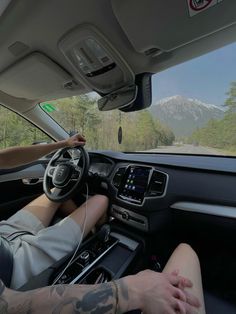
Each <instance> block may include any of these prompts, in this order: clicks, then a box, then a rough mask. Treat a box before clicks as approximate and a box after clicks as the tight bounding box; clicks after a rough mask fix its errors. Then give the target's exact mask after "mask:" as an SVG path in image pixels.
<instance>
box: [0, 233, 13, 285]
mask: <svg viewBox="0 0 236 314" xmlns="http://www.w3.org/2000/svg"><path fill="white" fill-rule="evenodd" d="M12 271H13V252H12V248H11V245H10V243H9V241H8V240H6V239H5V238H3V237H1V236H0V279H1V280H2V281H3V283H4V285H5V286H6V287H8V288H9V287H10V284H11V277H12Z"/></svg>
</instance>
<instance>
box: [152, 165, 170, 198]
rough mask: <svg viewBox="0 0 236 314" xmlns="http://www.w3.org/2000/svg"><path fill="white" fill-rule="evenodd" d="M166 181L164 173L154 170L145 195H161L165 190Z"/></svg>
mask: <svg viewBox="0 0 236 314" xmlns="http://www.w3.org/2000/svg"><path fill="white" fill-rule="evenodd" d="M166 181H167V175H166V174H165V173H162V172H159V171H156V170H154V171H153V174H152V178H151V181H150V185H149V190H148V195H147V196H149V197H150V196H153V197H155V196H162V195H163V194H164V192H165V187H166Z"/></svg>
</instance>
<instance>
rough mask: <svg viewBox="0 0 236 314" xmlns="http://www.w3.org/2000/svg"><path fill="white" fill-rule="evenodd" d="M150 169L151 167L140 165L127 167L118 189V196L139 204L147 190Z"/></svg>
mask: <svg viewBox="0 0 236 314" xmlns="http://www.w3.org/2000/svg"><path fill="white" fill-rule="evenodd" d="M150 170H151V168H148V167H141V166H130V167H128V168H127V170H126V173H125V177H124V181H123V182H122V184H121V186H120V189H119V196H120V197H121V198H123V199H127V200H130V201H132V202H133V203H137V204H141V203H142V201H143V198H144V195H145V192H146V190H147V186H148V182H149V176H150Z"/></svg>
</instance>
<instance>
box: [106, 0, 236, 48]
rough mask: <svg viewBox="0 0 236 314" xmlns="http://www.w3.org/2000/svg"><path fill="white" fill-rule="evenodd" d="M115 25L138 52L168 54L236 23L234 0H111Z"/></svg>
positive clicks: (235, 2) (235, 3)
mask: <svg viewBox="0 0 236 314" xmlns="http://www.w3.org/2000/svg"><path fill="white" fill-rule="evenodd" d="M112 7H113V11H114V14H115V15H116V17H117V20H118V22H119V23H120V25H121V27H122V28H123V30H124V32H125V33H126V35H127V37H128V38H129V40H130V42H131V43H132V45H133V46H134V48H135V50H136V51H138V52H141V53H146V54H149V52H152V51H155V50H156V53H158V51H159V52H160V53H161V52H162V51H171V50H174V49H176V48H178V47H180V46H183V45H185V44H187V43H189V42H192V41H195V40H197V39H199V38H202V37H205V36H207V35H210V34H212V33H214V32H216V31H218V30H221V29H224V28H226V27H229V26H231V25H232V24H235V23H236V1H235V0H201V1H199V0H178V1H173V0H159V1H157V0H145V1H137V0H125V1H120V0H112Z"/></svg>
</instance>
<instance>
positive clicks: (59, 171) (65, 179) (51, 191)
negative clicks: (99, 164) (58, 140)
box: [43, 146, 89, 202]
mask: <svg viewBox="0 0 236 314" xmlns="http://www.w3.org/2000/svg"><path fill="white" fill-rule="evenodd" d="M67 151H69V152H68V153H69V155H70V156H71V159H70V160H66V161H65V160H63V159H61V160H60V158H61V157H62V156H63V155H64V154H65V153H66V152H67ZM73 155H75V156H76V157H75V158H74V157H73ZM88 169H89V155H88V153H87V151H86V150H85V149H84V148H83V147H82V146H78V147H74V148H71V147H66V148H62V149H59V150H58V151H57V152H56V153H55V154H54V155H53V157H52V158H51V160H50V161H49V163H48V166H47V168H46V170H45V174H44V179H43V190H44V193H45V194H46V196H47V197H48V198H49V199H50V200H51V201H54V202H63V201H66V200H68V199H69V198H70V197H71V196H72V194H73V193H74V192H75V190H80V189H81V188H82V186H83V184H82V183H83V182H84V179H85V178H86V176H87V173H88Z"/></svg>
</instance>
